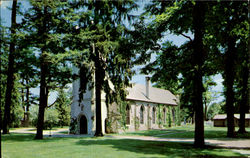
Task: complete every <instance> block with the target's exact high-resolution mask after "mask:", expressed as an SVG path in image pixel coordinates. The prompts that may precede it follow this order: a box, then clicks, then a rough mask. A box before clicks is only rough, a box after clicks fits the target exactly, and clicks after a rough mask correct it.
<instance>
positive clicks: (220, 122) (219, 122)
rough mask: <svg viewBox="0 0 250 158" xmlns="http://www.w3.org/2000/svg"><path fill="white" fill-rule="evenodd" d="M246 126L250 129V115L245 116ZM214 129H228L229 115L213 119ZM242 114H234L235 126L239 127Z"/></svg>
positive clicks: (221, 115) (216, 116)
mask: <svg viewBox="0 0 250 158" xmlns="http://www.w3.org/2000/svg"><path fill="white" fill-rule="evenodd" d="M245 116H246V118H245V126H246V127H250V114H246V115H245ZM213 121H214V127H226V126H227V115H226V114H218V115H215V116H214V118H213ZM239 121H240V114H234V125H235V126H236V127H238V126H239Z"/></svg>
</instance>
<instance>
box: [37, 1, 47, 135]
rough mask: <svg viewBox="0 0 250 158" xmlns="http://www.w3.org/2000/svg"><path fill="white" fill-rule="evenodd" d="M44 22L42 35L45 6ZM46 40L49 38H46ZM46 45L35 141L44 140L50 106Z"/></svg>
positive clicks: (44, 26)
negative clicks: (47, 112) (45, 114)
mask: <svg viewBox="0 0 250 158" xmlns="http://www.w3.org/2000/svg"><path fill="white" fill-rule="evenodd" d="M44 16H45V17H44V20H43V28H42V30H40V32H41V34H42V35H45V33H46V32H47V31H46V30H47V25H46V24H47V21H46V16H47V6H44ZM44 38H47V37H46V36H44ZM45 49H46V44H45V45H44V47H43V48H42V49H41V51H42V53H41V56H40V69H41V72H40V97H39V111H38V121H37V132H36V137H35V139H43V126H44V112H45V108H46V107H47V105H48V99H47V82H46V76H47V73H48V64H47V62H46V61H45V60H46V54H45Z"/></svg>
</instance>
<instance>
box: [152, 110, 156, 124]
mask: <svg viewBox="0 0 250 158" xmlns="http://www.w3.org/2000/svg"><path fill="white" fill-rule="evenodd" d="M155 111H156V110H155V107H153V112H152V119H153V124H155Z"/></svg>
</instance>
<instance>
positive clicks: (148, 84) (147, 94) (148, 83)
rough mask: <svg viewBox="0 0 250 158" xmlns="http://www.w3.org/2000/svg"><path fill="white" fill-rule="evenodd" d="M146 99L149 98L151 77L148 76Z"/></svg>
mask: <svg viewBox="0 0 250 158" xmlns="http://www.w3.org/2000/svg"><path fill="white" fill-rule="evenodd" d="M145 79H146V97H147V98H149V86H150V77H148V76H146V78H145Z"/></svg>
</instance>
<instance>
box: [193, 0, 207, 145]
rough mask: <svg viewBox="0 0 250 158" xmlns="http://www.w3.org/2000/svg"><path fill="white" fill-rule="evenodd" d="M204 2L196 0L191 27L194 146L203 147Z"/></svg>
mask: <svg viewBox="0 0 250 158" xmlns="http://www.w3.org/2000/svg"><path fill="white" fill-rule="evenodd" d="M204 3H205V2H201V1H196V4H195V6H194V12H193V27H194V41H193V48H194V49H193V50H194V55H193V62H194V69H195V70H194V71H195V76H194V77H193V92H194V100H193V102H194V103H193V104H194V109H195V138H194V146H195V147H199V148H202V147H204V145H205V143H204V116H203V104H202V93H203V91H204V88H203V83H202V65H203V63H204V52H203V40H202V38H203V34H204V33H203V30H204V15H205V11H204V9H205V6H204V5H205V4H204Z"/></svg>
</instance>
